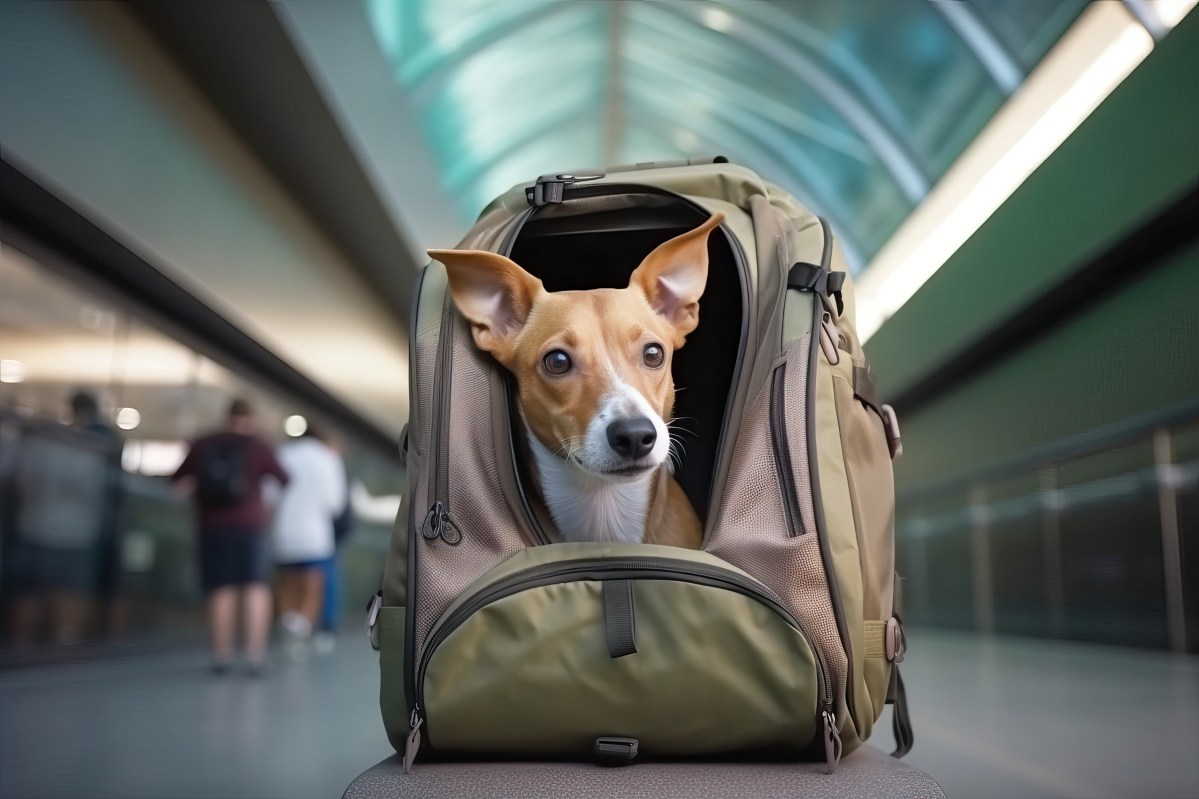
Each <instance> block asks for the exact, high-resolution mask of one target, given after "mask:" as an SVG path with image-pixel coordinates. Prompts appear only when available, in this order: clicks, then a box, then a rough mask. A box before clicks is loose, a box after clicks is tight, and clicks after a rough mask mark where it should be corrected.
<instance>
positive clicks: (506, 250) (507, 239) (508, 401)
mask: <svg viewBox="0 0 1199 799" xmlns="http://www.w3.org/2000/svg"><path fill="white" fill-rule="evenodd" d="M539 207H540V206H533V207H530V208H528V209H527V210H525V211H523V212H521V214H520V216H518V217H517V218H516V222H515V223H513V225H512V227H511V228H510V229H509V230H508V232H507V233H506V234H505V235H504V240H503V242H502V243H501V244H500V249H499V251H498V252H499V254H500V255H502V256H504V257H505V258H508V257H510V256H511V255H512V248H513V247H515V246H516V237H517V235H519V234H520V231H521V230H522V229H523V228H524V226H525V223H526V222H528V221H529V218H530V217H532V216H533V214H534V212H535V211H536V210H537V208H539ZM501 382H502V383H503V391H504V406H505V407H506V408H507V410H508V454H509V455H510V456H511V458H512V475H513V477H515V478H516V493H518V494H519V495H520V506H521V508H522V509H523V510H524V514H525V521H527V522H528V524H529V529H531V530H532V531H533V537H534V538H536V539H537V543H538V544H539V545H540V544H549V543H550V538H549V536H548V535H546V532H545V530H543V529H541V523H540V522H539V521H537V517H536V516H534V515H533V510H532V508H530V507H529V497H528V495H527V494H526V493H525V485H524V481H523V480H521V478H520V464H519V462H518V460H517V457H516V436H515V435H513V432H514V431H515V430H516V425H515V424H513V416H514V415H515V414H514V413H513V411H514V410H515V406H514V405H513V403H512V387H511V385H509V382H508V380H506V379H505V380H502V381H501Z"/></svg>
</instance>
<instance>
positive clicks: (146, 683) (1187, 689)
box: [0, 632, 1199, 799]
mask: <svg viewBox="0 0 1199 799" xmlns="http://www.w3.org/2000/svg"><path fill="white" fill-rule="evenodd" d="M913 639H914V641H913V652H912V654H911V655H910V656H909V659H908V662H907V663H906V664H905V668H904V677H905V681H906V682H907V685H908V690H909V695H910V700H911V704H912V714H913V721H914V724H915V728H916V735H917V742H916V748H915V749H914V750H913V752H912V754H911V755H909V759H910V762H911V763H912V764H913V765H915V766H917V767H919V768H921V769H923V770H925V771H927V772H928V773H929V774H931V775H932V776H933V777H934V778H936V779H937V781H938V782H940V783H941V785H942V787H944V789H945V791H946V793H947V794H948V795H949V796H951V797H1050V796H1053V797H1128V796H1138V797H1172V796H1190V795H1194V793H1195V787H1196V786H1199V758H1196V753H1199V659H1196V658H1172V657H1170V656H1167V655H1164V654H1159V653H1152V652H1141V651H1134V650H1121V649H1110V648H1106V647H1097V646H1087V645H1078V644H1059V643H1047V642H1039V641H1037V642H1033V641H1025V640H1019V639H997V640H992V641H988V640H985V639H980V638H976V637H971V636H964V635H954V634H945V633H932V632H917V633H916V634H915V635H914V636H913ZM205 665H206V660H205V657H204V654H203V652H201V651H200V650H198V649H197V650H189V651H178V652H174V653H162V652H157V653H148V654H136V653H130V654H126V655H123V656H118V657H115V658H109V659H107V660H104V661H94V662H84V663H74V664H65V665H60V666H53V667H42V668H39V669H8V670H5V671H0V796H3V797H6V799H19V798H21V797H55V799H59V798H63V797H85V796H86V797H155V799H158V798H159V797H288V799H292V798H295V799H299V798H301V797H321V798H322V799H324V798H325V797H337V796H340V795H341V792H342V790H343V789H344V788H345V786H346V785H347V784H348V783H349V782H350V781H351V780H352V779H353V778H354V776H355V775H356V774H358V773H359V772H361V771H362V770H364V769H366V768H367V767H369V766H371V765H373V764H374V763H375V762H377V761H378V760H380V759H382V758H383V757H385V756H387V755H388V754H390V747H389V746H388V744H387V741H386V739H385V738H384V735H383V729H382V725H381V724H380V722H379V715H378V705H377V690H378V678H377V672H376V663H375V658H374V657H373V654H372V653H371V652H370V650H369V649H368V648H367V645H366V643H365V641H364V640H363V639H362V638H361V637H360V636H357V635H350V636H345V637H344V639H343V641H342V642H341V647H340V648H339V649H338V651H337V652H336V653H335V654H334V655H332V656H330V657H328V658H313V659H311V660H309V661H307V662H304V663H295V664H291V663H279V664H278V667H277V668H276V670H275V672H274V673H273V674H272V675H271V676H269V677H268V678H266V679H254V678H250V677H247V676H243V675H240V674H237V675H231V676H228V677H224V678H216V677H211V676H209V675H208V674H207V673H206V672H205V670H204V667H205ZM889 732H890V730H889V726H888V718H887V717H884V719H883V720H882V722H881V724H880V728H879V733H877V734H876V737H875V739H874V743H875V744H876V745H878V746H880V747H884V748H886V747H888V746H889V744H890V736H889Z"/></svg>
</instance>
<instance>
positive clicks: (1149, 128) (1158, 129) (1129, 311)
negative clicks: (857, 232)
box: [867, 14, 1199, 487]
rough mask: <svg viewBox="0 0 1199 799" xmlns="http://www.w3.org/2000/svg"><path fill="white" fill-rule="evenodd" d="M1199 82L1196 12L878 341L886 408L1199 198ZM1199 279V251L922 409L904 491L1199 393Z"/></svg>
mask: <svg viewBox="0 0 1199 799" xmlns="http://www.w3.org/2000/svg"><path fill="white" fill-rule="evenodd" d="M1197 75H1199V14H1191V15H1190V16H1189V17H1187V18H1186V19H1184V20H1183V22H1182V23H1181V24H1180V25H1179V26H1178V27H1177V28H1176V29H1175V30H1174V31H1173V32H1172V33H1171V34H1169V36H1167V37H1166V39H1165V40H1163V41H1162V42H1160V43H1158V45H1157V47H1156V48H1155V49H1154V51H1153V52H1152V53H1151V54H1150V55H1149V56H1148V57H1147V58H1146V59H1145V61H1144V62H1142V64H1141V65H1140V66H1139V67H1138V68H1137V70H1136V71H1134V72H1133V74H1132V75H1130V76H1129V77H1128V79H1126V80H1125V81H1124V83H1122V84H1121V85H1120V86H1119V87H1117V89H1116V90H1115V91H1114V92H1113V93H1112V94H1111V96H1109V97H1108V99H1107V100H1106V101H1105V102H1104V103H1103V105H1101V106H1100V107H1099V108H1098V109H1096V111H1095V112H1094V113H1093V114H1092V115H1091V116H1090V117H1089V118H1088V119H1087V120H1086V121H1085V122H1084V123H1083V125H1082V126H1080V127H1079V129H1078V130H1077V131H1075V133H1074V134H1073V135H1072V136H1071V137H1070V138H1069V139H1068V140H1067V141H1066V142H1065V143H1064V144H1063V145H1062V146H1061V147H1060V148H1059V149H1058V150H1057V152H1055V153H1054V154H1053V155H1052V156H1051V157H1050V158H1049V159H1048V160H1047V161H1046V162H1045V163H1044V164H1042V166H1041V167H1040V168H1039V169H1038V170H1037V171H1036V172H1035V173H1034V174H1033V175H1032V176H1030V178H1029V179H1028V180H1027V181H1026V182H1025V183H1024V185H1022V186H1021V187H1020V189H1018V190H1017V191H1016V192H1015V193H1014V194H1013V195H1012V197H1011V198H1009V199H1008V201H1007V202H1006V203H1005V204H1004V205H1003V206H1002V207H1001V208H1000V209H999V210H998V211H997V212H996V213H995V214H994V215H993V216H992V217H991V218H990V219H989V220H988V221H987V222H986V223H985V224H984V225H983V226H982V227H981V228H980V229H979V231H978V232H977V233H976V234H975V235H974V236H973V237H971V239H970V240H969V241H967V242H966V244H965V245H964V246H963V247H962V248H961V249H960V250H959V251H958V252H957V253H955V254H954V256H953V257H952V258H951V259H950V260H949V261H948V262H947V263H946V264H945V266H943V267H942V268H941V270H940V271H938V272H937V274H936V275H934V276H933V278H932V279H930V280H929V282H928V283H926V284H925V285H924V286H923V287H922V288H921V290H920V291H919V292H917V294H916V295H915V296H914V297H913V298H912V299H911V300H910V301H909V302H908V303H907V304H906V305H904V307H903V308H901V309H900V310H899V312H898V313H896V314H895V316H893V317H892V318H891V319H889V320H888V321H887V322H886V323H885V324H884V325H883V327H882V328H881V329H880V330H879V331H878V333H877V334H876V335H875V336H874V337H873V338H872V339H871V340H870V342H869V344H868V345H867V350H868V352H869V355H870V358H871V361H872V363H873V365H874V369H875V371H876V376H877V379H878V382H879V386H880V392H881V393H882V394H883V396H884V397H887V396H896V395H898V394H900V393H901V392H902V391H904V390H905V389H906V388H908V387H910V386H912V385H913V384H914V383H916V382H917V381H919V380H921V379H922V378H924V377H925V376H927V375H928V374H930V373H931V372H932V371H933V370H935V369H936V368H937V367H938V366H940V365H941V364H943V363H945V362H946V361H947V360H948V359H950V358H952V357H954V356H957V355H960V354H961V353H963V352H969V350H970V348H971V347H972V346H973V345H974V343H976V342H977V341H978V340H979V339H980V338H981V337H983V336H984V335H986V334H988V333H990V332H991V331H993V330H995V329H997V328H1001V327H1002V325H1003V324H1004V322H1005V321H1006V320H1007V319H1009V318H1010V317H1011V316H1012V315H1013V314H1014V313H1016V312H1017V311H1018V310H1019V309H1020V308H1022V307H1024V306H1026V305H1027V304H1028V303H1029V302H1030V301H1031V300H1032V299H1034V298H1035V297H1037V296H1039V295H1040V294H1042V293H1044V292H1045V291H1046V290H1048V289H1050V288H1052V287H1053V286H1055V285H1058V284H1059V283H1060V282H1061V281H1063V280H1064V279H1065V278H1066V277H1067V276H1068V275H1069V274H1070V273H1072V272H1073V271H1074V270H1075V269H1077V268H1078V267H1080V266H1081V265H1083V264H1085V263H1086V262H1087V261H1089V260H1090V259H1092V258H1094V257H1095V256H1096V255H1098V254H1101V253H1103V252H1105V251H1107V250H1108V249H1110V248H1111V246H1112V245H1113V244H1114V243H1116V242H1118V241H1120V240H1121V239H1122V238H1124V237H1125V236H1127V235H1128V234H1129V233H1131V232H1133V231H1135V230H1136V229H1138V228H1139V227H1140V226H1142V225H1143V224H1144V223H1145V222H1146V221H1148V220H1149V219H1151V218H1152V217H1153V216H1154V215H1156V214H1157V213H1159V212H1160V211H1161V210H1162V209H1163V208H1165V207H1167V206H1169V205H1170V204H1171V203H1173V202H1175V201H1176V200H1177V199H1178V198H1179V197H1181V196H1183V195H1184V194H1185V193H1187V192H1189V191H1193V190H1194V189H1195V187H1196V185H1197V183H1199V94H1196V91H1197V88H1196V85H1197V80H1196V77H1195V76H1197ZM1197 226H1199V222H1197ZM1134 266H1135V265H1134ZM1197 273H1199V253H1197V251H1196V250H1195V249H1191V250H1190V251H1189V252H1186V253H1176V254H1175V256H1174V257H1173V259H1172V260H1170V261H1169V263H1168V264H1166V265H1163V266H1161V267H1160V268H1158V269H1156V270H1154V271H1153V272H1151V273H1150V274H1149V275H1148V276H1147V277H1145V278H1143V279H1142V280H1141V281H1140V282H1138V283H1136V284H1134V285H1130V286H1127V287H1120V288H1118V289H1117V290H1116V291H1115V293H1114V294H1113V295H1111V296H1110V297H1108V298H1106V299H1105V300H1104V301H1103V302H1102V303H1101V304H1099V305H1098V306H1097V307H1094V308H1092V309H1090V310H1088V311H1086V312H1085V313H1084V314H1083V315H1081V316H1079V317H1078V318H1076V319H1071V320H1068V321H1066V322H1065V323H1064V324H1063V325H1062V326H1060V327H1057V328H1054V329H1053V330H1051V331H1050V332H1048V333H1047V334H1045V335H1043V336H1042V337H1041V338H1039V339H1037V340H1036V341H1034V342H1033V343H1032V344H1031V345H1029V346H1027V347H1025V348H1024V349H1023V350H1022V351H1020V352H1018V353H1015V354H1013V355H1010V356H1008V357H1007V358H1005V359H1002V360H1000V361H999V362H996V363H994V364H988V365H987V368H986V371H983V372H975V373H974V374H973V375H972V376H971V377H970V378H968V380H967V382H965V383H957V384H951V385H949V386H947V387H946V390H945V392H944V393H942V394H940V395H934V396H933V397H931V398H930V399H928V400H926V401H923V402H922V403H921V404H920V405H919V406H918V407H916V408H911V409H909V410H908V413H907V414H906V418H903V419H901V420H900V421H901V423H902V424H903V425H904V440H905V450H906V453H907V454H905V456H904V458H903V460H902V461H901V462H900V464H899V465H898V479H899V481H900V484H901V487H910V486H913V485H917V484H921V483H924V482H926V481H929V480H935V479H938V478H942V477H945V476H948V475H951V474H954V473H956V472H959V471H961V470H963V469H970V468H971V467H976V466H983V465H986V464H989V463H994V462H996V461H1000V460H1004V459H1005V458H1006V457H1009V456H1011V455H1014V454H1017V453H1019V452H1021V451H1023V450H1027V449H1029V448H1031V447H1033V446H1036V445H1039V444H1045V443H1048V442H1050V441H1054V440H1057V439H1060V438H1064V437H1066V436H1068V435H1070V434H1071V433H1076V432H1079V431H1081V430H1085V429H1088V428H1090V427H1094V426H1096V425H1101V424H1105V423H1111V422H1116V421H1119V420H1121V419H1124V418H1127V417H1129V416H1131V415H1134V414H1136V413H1138V412H1142V411H1145V410H1151V409H1154V408H1160V407H1164V406H1166V405H1169V404H1171V403H1173V402H1177V401H1179V400H1182V399H1186V398H1187V397H1191V396H1195V395H1197V394H1199V335H1197V333H1199V330H1197V322H1196V320H1197V319H1199V275H1197ZM1066 310H1068V309H1066Z"/></svg>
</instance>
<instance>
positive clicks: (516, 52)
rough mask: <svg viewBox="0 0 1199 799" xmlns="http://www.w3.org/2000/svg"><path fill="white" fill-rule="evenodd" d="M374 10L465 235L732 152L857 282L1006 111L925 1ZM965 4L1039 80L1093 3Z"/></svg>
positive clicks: (444, 0) (972, 57)
mask: <svg viewBox="0 0 1199 799" xmlns="http://www.w3.org/2000/svg"><path fill="white" fill-rule="evenodd" d="M364 2H365V3H366V8H367V12H368V16H369V18H370V20H371V25H372V27H373V29H374V31H375V34H376V37H377V39H378V41H379V42H380V44H381V46H382V47H383V50H384V52H385V55H386V56H387V58H388V59H389V61H390V63H391V65H392V67H393V69H394V72H395V75H396V80H397V81H398V83H399V84H400V86H401V87H403V89H404V90H406V91H408V92H410V93H411V95H412V97H413V99H414V101H415V102H416V105H417V106H418V107H419V108H420V109H421V121H420V124H421V125H422V127H423V129H424V131H425V134H426V137H427V139H428V141H429V143H430V146H431V148H432V149H433V151H434V153H435V156H436V158H437V160H438V161H439V162H440V163H441V165H442V170H443V174H444V180H445V185H446V187H447V189H448V190H449V191H450V192H451V193H452V194H453V195H454V196H455V197H457V198H458V200H459V203H460V207H461V210H462V214H463V218H464V219H470V218H473V216H474V215H475V213H477V211H478V210H479V208H481V207H482V206H483V205H485V204H486V203H487V202H489V201H490V200H491V199H493V198H494V196H495V195H496V194H498V193H500V192H502V191H504V190H506V189H507V188H509V187H510V185H512V184H513V183H516V182H520V181H526V180H531V179H532V178H534V177H535V176H537V175H539V174H543V173H545V172H549V171H558V170H562V169H568V168H577V167H592V166H602V165H603V164H602V162H603V161H604V160H605V159H611V160H614V161H618V162H623V163H628V162H635V161H647V160H662V159H669V158H672V157H675V156H678V155H705V154H714V153H720V154H723V155H726V156H728V157H729V158H730V159H731V160H732V161H734V162H737V163H742V164H745V165H746V166H749V167H751V168H753V169H755V170H756V171H758V172H760V173H761V174H762V175H763V176H764V177H766V178H768V179H769V180H771V181H773V182H775V183H778V184H779V185H780V186H782V187H783V188H785V189H787V190H788V191H790V192H791V193H793V194H795V195H796V196H797V197H798V198H799V199H800V200H801V201H802V202H805V203H807V204H808V205H810V206H811V207H812V208H813V210H815V211H816V212H818V213H820V214H822V215H824V216H826V217H827V218H829V219H830V221H831V222H832V223H833V226H834V227H835V228H836V229H837V231H838V233H839V234H840V236H841V238H842V239H843V241H844V242H845V243H846V250H847V255H848V257H849V260H850V262H851V268H855V269H856V267H859V266H861V265H862V264H864V263H866V262H867V261H869V259H870V258H871V257H872V256H873V255H874V254H875V253H876V252H877V251H878V249H879V248H880V247H881V245H882V243H883V242H885V241H886V240H887V238H889V237H890V235H891V234H892V233H893V232H894V230H895V229H896V228H897V227H898V225H899V223H900V222H901V221H902V220H903V219H904V218H905V217H906V216H907V214H908V213H910V211H911V209H912V208H913V207H914V206H915V204H916V203H918V202H919V201H920V200H921V199H922V197H923V196H924V194H925V193H926V192H927V189H928V187H929V186H931V185H932V184H934V183H935V182H936V181H937V179H938V178H939V177H940V176H941V175H942V174H943V173H944V171H945V170H946V169H947V168H948V167H949V165H950V164H952V163H953V161H954V160H955V159H956V158H957V157H958V156H959V155H960V154H961V153H962V151H963V150H964V149H965V147H966V146H967V145H968V144H969V143H970V141H971V140H972V139H973V138H974V137H975V136H976V135H978V133H979V131H980V130H981V129H982V128H983V126H984V125H985V124H986V123H987V122H988V120H989V119H990V118H991V116H992V115H993V114H994V113H995V111H996V110H997V109H998V108H999V107H1000V105H1001V104H1002V103H1003V102H1004V100H1005V98H1006V94H1005V92H1004V91H1003V90H1001V89H1000V88H999V87H997V86H996V85H995V82H994V80H993V79H992V78H991V76H990V74H989V73H988V72H987V70H986V69H985V68H984V66H983V64H982V63H981V62H980V60H979V57H978V56H977V55H976V53H975V52H974V51H973V50H972V49H971V46H970V45H969V44H968V43H967V42H966V41H965V40H963V38H962V37H961V36H959V34H958V33H957V31H955V30H954V28H953V27H952V26H951V25H950V24H949V22H948V21H947V20H946V19H945V17H944V16H942V14H940V13H939V12H938V11H937V10H936V9H935V8H934V7H933V5H932V4H930V3H928V2H926V1H925V0H855V2H852V3H846V2H843V1H842V0H778V1H776V2H762V1H761V0H725V1H724V2H705V3H692V2H689V0H688V1H685V2H657V3H619V4H616V3H565V2H556V1H555V0H521V1H519V2H515V1H514V2H510V3H492V2H486V0H438V2H432V0H364ZM972 5H973V7H974V11H975V12H976V17H977V21H978V22H979V23H980V24H981V25H982V26H983V27H984V30H986V31H989V32H990V33H991V35H992V36H993V38H994V39H995V40H996V41H997V42H998V44H999V45H1000V46H1001V47H1004V48H1006V49H1008V50H1010V52H1011V54H1012V58H1013V59H1014V61H1015V62H1016V63H1018V64H1019V65H1021V67H1022V68H1023V69H1024V70H1026V71H1027V70H1028V69H1031V68H1032V67H1033V66H1035V64H1036V63H1037V62H1038V61H1040V59H1041V58H1042V57H1043V56H1044V54H1045V53H1046V52H1048V50H1049V48H1050V47H1052V45H1053V43H1054V42H1056V41H1057V39H1058V37H1059V36H1061V34H1062V33H1063V32H1064V31H1065V30H1066V28H1067V27H1069V25H1070V24H1071V23H1072V22H1073V20H1074V19H1075V18H1076V17H1077V16H1078V14H1079V13H1080V12H1081V10H1082V8H1084V7H1085V2H1083V0H1068V1H1067V2H1062V3H1046V2H1039V0H1015V2H1006V0H1005V2H999V0H977V1H976V2H974V3H972ZM614 58H615V60H614Z"/></svg>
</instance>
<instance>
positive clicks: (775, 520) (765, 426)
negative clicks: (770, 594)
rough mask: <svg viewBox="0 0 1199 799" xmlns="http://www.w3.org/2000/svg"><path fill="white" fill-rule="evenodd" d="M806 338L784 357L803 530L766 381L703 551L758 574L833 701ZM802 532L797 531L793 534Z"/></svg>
mask: <svg viewBox="0 0 1199 799" xmlns="http://www.w3.org/2000/svg"><path fill="white" fill-rule="evenodd" d="M809 342H810V337H809V335H804V336H803V337H802V338H800V339H798V340H796V341H794V342H792V343H791V345H790V346H789V347H788V348H787V351H786V353H785V363H786V382H785V405H786V413H785V418H786V426H787V439H788V444H789V446H790V453H791V467H792V470H793V472H794V478H795V486H796V493H797V495H798V499H799V510H800V518H801V519H802V521H803V527H804V530H806V531H808V532H806V533H802V534H799V535H795V536H792V535H791V534H790V531H788V530H787V517H786V511H785V508H784V505H783V501H784V500H783V493H782V487H781V483H780V476H779V474H778V468H777V466H776V461H775V456H774V449H773V446H774V445H773V441H772V438H771V430H770V401H771V382H772V381H771V377H772V375H768V376H767V378H766V380H765V381H764V383H763V385H762V387H761V388H760V389H759V391H758V393H757V396H756V397H755V398H754V399H753V401H752V402H751V403H749V404H748V405H747V406H746V409H745V415H744V417H743V419H742V421H741V430H740V436H739V438H738V440H737V444H736V449H734V451H733V460H732V467H731V468H730V469H729V477H728V482H727V483H726V484H725V489H724V503H723V505H722V507H721V512H720V518H719V519H718V520H717V522H716V525H715V527H714V528H713V530H712V533H711V536H710V537H709V539H708V544H707V547H706V549H707V550H708V551H709V552H711V553H712V554H713V555H716V556H718V557H720V558H723V559H724V560H727V561H728V562H729V563H732V564H733V565H735V566H738V567H740V568H742V569H744V570H745V571H747V572H749V573H750V574H752V575H754V576H755V577H757V578H758V579H759V580H761V581H762V582H763V583H765V584H766V585H767V586H769V587H770V588H771V590H773V591H774V592H775V593H776V594H778V596H779V598H780V599H782V601H783V604H784V605H786V607H787V609H788V610H790V611H791V613H792V614H794V615H795V617H796V618H797V619H799V620H800V622H801V623H802V624H803V626H804V629H805V630H806V631H807V633H808V635H809V636H810V637H811V639H812V646H813V647H815V648H816V649H817V650H818V651H819V652H820V655H821V657H822V658H823V659H824V662H825V664H826V665H827V666H828V670H829V675H830V677H831V679H832V683H833V684H832V685H831V686H830V688H831V690H832V692H833V695H834V696H842V695H843V692H844V689H845V675H846V665H847V664H846V660H845V651H844V649H843V648H842V646H841V638H840V634H839V633H838V631H837V622H836V617H835V616H834V615H833V606H832V601H831V600H830V598H829V590H828V582H827V580H826V578H825V574H824V563H823V561H822V560H821V556H820V541H819V540H818V539H817V537H816V535H815V534H814V532H812V531H814V530H815V525H814V523H813V519H814V516H815V514H814V509H813V503H812V490H811V481H810V477H809V470H808V457H807V404H806V401H805V398H806V393H807V392H806V385H807V372H808V348H809ZM796 532H800V531H796Z"/></svg>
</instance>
